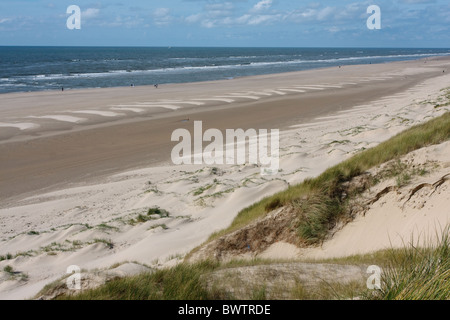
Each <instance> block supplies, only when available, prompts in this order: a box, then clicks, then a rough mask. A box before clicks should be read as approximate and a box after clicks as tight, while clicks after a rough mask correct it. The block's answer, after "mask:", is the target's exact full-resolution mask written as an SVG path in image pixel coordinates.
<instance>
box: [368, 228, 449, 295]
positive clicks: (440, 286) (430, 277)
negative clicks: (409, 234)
mask: <svg viewBox="0 0 450 320" xmlns="http://www.w3.org/2000/svg"><path fill="white" fill-rule="evenodd" d="M449 234H450V225H449V226H447V227H446V228H444V230H443V231H442V235H439V234H437V235H436V236H440V242H439V243H437V244H436V245H433V244H432V243H431V242H429V243H427V244H426V245H425V246H424V247H419V246H417V245H414V242H413V241H411V243H410V244H409V245H408V246H405V247H404V248H403V249H399V250H390V251H389V252H388V253H387V255H388V257H389V260H388V263H387V265H386V267H385V268H384V272H383V274H382V286H381V290H379V291H375V295H373V296H372V297H373V298H374V299H382V300H448V299H450V238H449Z"/></svg>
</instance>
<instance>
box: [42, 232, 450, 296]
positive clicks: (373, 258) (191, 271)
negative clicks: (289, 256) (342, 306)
mask: <svg viewBox="0 0 450 320" xmlns="http://www.w3.org/2000/svg"><path fill="white" fill-rule="evenodd" d="M449 232H450V225H449V226H447V227H446V228H445V229H443V230H442V235H440V234H436V236H439V239H440V241H439V242H438V243H437V244H435V245H431V244H430V243H428V244H425V246H424V247H419V246H418V245H417V244H414V242H413V241H411V242H410V244H408V245H405V246H404V247H403V248H399V249H387V250H381V251H377V252H373V253H370V254H365V255H354V256H350V257H345V258H335V259H327V260H315V261H309V262H307V263H332V264H342V265H358V266H362V267H363V269H365V268H366V267H367V266H369V265H374V264H375V265H378V266H380V267H381V268H382V270H383V273H382V275H381V289H380V290H369V289H367V287H366V279H361V281H358V280H352V281H350V282H326V281H320V282H318V283H317V284H315V285H307V286H305V284H304V283H302V282H296V283H295V284H290V285H288V284H286V285H283V286H282V287H279V288H278V287H277V286H273V283H272V286H271V285H270V284H271V282H270V281H271V276H270V272H273V269H272V271H270V270H269V271H267V272H268V274H267V277H266V279H267V280H266V281H264V282H263V283H257V284H247V285H244V284H243V283H241V282H239V283H237V284H235V285H236V286H237V287H236V288H237V289H239V290H241V291H243V292H247V293H246V294H247V297H246V299H249V300H265V299H269V298H271V299H302V300H324V299H325V300H330V299H333V300H335V299H337V300H341V299H342V300H347V299H364V300H393V299H396V300H439V299H442V300H446V299H450V239H449ZM278 263H280V261H268V260H248V261H245V260H234V261H230V262H228V263H224V264H220V263H219V262H211V261H203V262H199V263H195V264H188V263H181V264H179V265H177V266H175V267H172V268H169V269H162V270H158V271H156V272H154V273H145V274H141V275H138V276H134V277H128V278H123V279H118V280H114V281H111V282H108V283H106V284H105V285H103V286H101V287H99V288H96V289H91V290H86V291H83V292H81V293H80V294H79V295H76V296H61V297H59V298H58V299H61V300H65V299H69V300H212V299H214V300H220V299H224V300H225V299H234V296H233V293H232V291H231V292H230V291H229V290H225V289H223V288H220V287H219V286H217V285H216V284H213V285H211V283H210V284H209V285H208V281H207V279H208V276H209V275H211V273H213V272H215V271H220V270H232V269H233V268H239V267H246V266H267V265H271V264H278ZM283 263H293V264H294V263H296V262H293V261H291V262H283ZM303 263H304V262H303ZM262 270H263V269H261V271H260V272H264V271H262ZM227 279H228V278H227V273H226V272H225V273H224V275H223V279H222V280H223V282H226V283H228V284H230V282H229V281H228V280H227ZM216 281H217V279H216ZM53 286H54V285H53ZM244 286H248V287H244ZM51 287H52V286H48V287H47V289H44V290H43V292H41V293H40V294H39V295H42V294H45V291H46V290H50V289H51Z"/></svg>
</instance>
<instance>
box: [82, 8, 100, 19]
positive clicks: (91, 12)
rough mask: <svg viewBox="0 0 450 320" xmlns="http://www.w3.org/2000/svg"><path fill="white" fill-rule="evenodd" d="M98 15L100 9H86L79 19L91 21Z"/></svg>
mask: <svg viewBox="0 0 450 320" xmlns="http://www.w3.org/2000/svg"><path fill="white" fill-rule="evenodd" d="M99 13H100V9H97V8H88V9H86V10H84V11H82V12H81V17H82V18H83V19H91V18H95V17H97V16H98V14H99Z"/></svg>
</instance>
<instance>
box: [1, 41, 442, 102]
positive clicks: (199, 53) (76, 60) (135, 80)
mask: <svg viewBox="0 0 450 320" xmlns="http://www.w3.org/2000/svg"><path fill="white" fill-rule="evenodd" d="M441 55H450V49H429V48H426V49H420V48H415V49H396V48H385V49H379V48H378V49H368V48H181V47H163V48H161V47H138V48H131V47H0V93H8V92H27V91H43V90H61V88H65V89H81V88H107V87H121V86H131V85H134V86H140V85H154V84H159V85H162V84H168V83H186V82H199V81H211V80H222V79H233V78H236V77H245V76H253V75H263V74H275V73H282V72H290V71H301V70H307V69H314V68H324V67H332V66H339V65H340V66H345V65H355V64H376V63H386V62H390V61H401V60H414V59H421V58H426V57H433V56H441Z"/></svg>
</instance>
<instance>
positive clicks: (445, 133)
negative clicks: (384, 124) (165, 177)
mask: <svg viewBox="0 0 450 320" xmlns="http://www.w3.org/2000/svg"><path fill="white" fill-rule="evenodd" d="M449 139H450V113H448V112H447V113H445V114H444V115H442V116H440V117H438V118H435V119H433V120H430V121H428V122H426V123H424V124H420V125H417V126H414V127H411V128H410V129H408V130H405V131H403V132H401V133H400V134H398V135H396V136H394V137H393V138H391V139H389V140H387V141H385V142H383V143H381V144H379V145H378V146H376V147H374V148H371V149H367V150H365V151H363V152H361V153H358V154H357V155H355V156H353V157H352V158H350V159H348V160H346V161H344V162H342V163H340V164H338V165H336V166H334V167H332V168H329V169H328V170H326V171H325V172H324V173H322V174H321V175H320V176H318V177H317V178H313V179H307V180H305V181H304V182H303V183H300V184H298V185H295V186H291V187H290V188H289V189H287V190H285V191H282V192H279V193H277V194H275V195H273V196H270V197H267V198H265V199H263V200H262V201H260V202H258V203H255V204H253V205H252V206H250V207H248V208H246V209H244V210H242V211H241V212H239V214H238V215H237V217H236V218H235V220H234V221H233V222H232V224H231V226H230V227H228V228H227V229H225V230H222V231H220V232H217V233H215V234H213V235H211V237H210V238H209V240H208V241H211V240H214V239H217V238H219V237H221V236H223V235H225V234H229V233H231V232H233V231H236V230H238V229H240V228H242V227H244V226H246V225H248V224H250V223H251V222H253V221H255V220H256V219H258V218H261V217H263V216H265V215H266V214H267V213H268V212H270V211H272V210H273V209H275V208H277V207H281V206H293V207H294V208H300V209H303V210H298V212H299V215H301V216H300V218H301V219H299V221H300V224H299V225H298V226H297V228H298V232H299V236H300V238H301V240H303V241H306V242H307V243H309V244H312V243H317V242H319V241H322V240H324V237H325V236H326V234H327V233H328V231H329V229H330V228H332V227H333V226H334V224H335V223H336V220H337V219H339V218H340V217H341V216H342V214H343V213H345V204H346V202H345V200H343V199H342V194H343V190H342V184H343V183H345V182H348V181H350V180H351V179H352V178H354V177H356V176H358V175H360V174H362V173H364V172H365V171H367V170H368V169H370V168H373V167H376V166H378V165H381V164H383V163H385V162H388V161H390V160H394V159H398V158H399V157H401V156H404V155H406V154H407V153H409V152H412V151H414V150H417V149H420V148H423V147H426V146H430V145H433V144H439V143H442V142H444V141H447V140H449ZM361 191H362V190H361ZM350 196H351V195H350ZM305 200H306V203H305ZM302 202H303V204H301V203H302ZM308 204H309V205H310V206H309V207H308V208H306V207H305V206H306V205H308Z"/></svg>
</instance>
